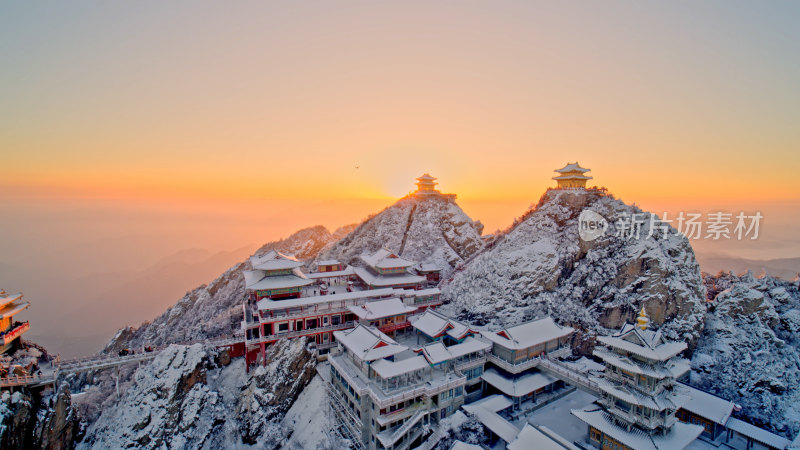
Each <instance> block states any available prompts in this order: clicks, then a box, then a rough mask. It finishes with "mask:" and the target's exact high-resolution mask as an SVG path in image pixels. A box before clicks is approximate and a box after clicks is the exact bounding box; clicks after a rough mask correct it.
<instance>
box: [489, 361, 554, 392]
mask: <svg viewBox="0 0 800 450" xmlns="http://www.w3.org/2000/svg"><path fill="white" fill-rule="evenodd" d="M481 379H482V380H483V381H485V382H487V383H489V384H490V385H492V386H493V387H495V388H496V389H497V390H499V391H500V392H502V393H503V394H505V395H508V396H509V397H521V396H523V395H528V394H530V393H531V392H534V391H537V390H539V389H541V388H543V387H545V386H549V385H551V384H553V383H555V382H556V381H558V379H557V378H554V377H552V376H550V375H548V374H546V373H543V372H528V373H526V374H524V375H521V376H517V377H510V376H507V375H505V374H503V373H501V372H499V371H498V370H497V369H494V368H489V369H486V371H485V372H484V373H483V375H481Z"/></svg>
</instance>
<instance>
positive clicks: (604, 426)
mask: <svg viewBox="0 0 800 450" xmlns="http://www.w3.org/2000/svg"><path fill="white" fill-rule="evenodd" d="M571 412H572V414H573V415H574V416H575V417H577V418H579V419H581V420H582V421H583V422H585V423H586V424H588V425H590V426H592V427H594V428H596V429H598V430H600V431H602V432H603V433H605V434H607V435H609V436H611V437H612V438H614V439H616V440H617V441H619V442H621V443H623V444H625V445H627V446H628V447H631V448H635V449H637V450H674V449H682V448H685V447H686V446H687V445H689V444H690V443H691V442H692V441H694V440H695V439H697V437H698V436H700V433H702V432H703V427H701V426H699V425H691V424H688V423H683V422H677V423H676V424H675V425H673V426H672V428H670V430H669V431H668V432H667V433H666V434H663V435H662V434H660V433H654V434H648V433H645V432H644V431H642V430H639V429H638V428H633V430H632V431H628V430H626V429H625V428H623V427H621V426H619V425H617V424H615V423H614V421H613V419H612V418H611V415H610V414H609V413H607V412H605V411H603V410H602V409H600V408H599V407H597V406H595V405H591V406H589V407H586V408H584V409H573V410H572V411H571Z"/></svg>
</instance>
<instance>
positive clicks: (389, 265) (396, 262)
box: [361, 248, 415, 269]
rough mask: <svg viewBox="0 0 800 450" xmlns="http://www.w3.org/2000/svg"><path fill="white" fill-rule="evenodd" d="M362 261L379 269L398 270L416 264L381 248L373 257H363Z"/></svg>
mask: <svg viewBox="0 0 800 450" xmlns="http://www.w3.org/2000/svg"><path fill="white" fill-rule="evenodd" d="M361 260H362V261H364V262H365V263H366V264H367V265H368V266H371V267H377V268H378V269H396V268H398V267H411V266H413V265H414V264H415V263H414V261H409V260H407V259H405V258H402V257H400V256H397V255H396V254H395V253H393V252H391V251H389V250H387V249H385V248H381V249H380V250H378V251H376V252H375V253H373V254H371V255H361Z"/></svg>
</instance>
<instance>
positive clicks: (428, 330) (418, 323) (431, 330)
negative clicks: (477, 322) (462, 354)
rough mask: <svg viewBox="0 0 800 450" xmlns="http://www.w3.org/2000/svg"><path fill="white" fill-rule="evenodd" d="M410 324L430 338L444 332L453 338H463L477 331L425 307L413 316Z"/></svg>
mask: <svg viewBox="0 0 800 450" xmlns="http://www.w3.org/2000/svg"><path fill="white" fill-rule="evenodd" d="M411 326H413V327H414V328H415V329H416V330H417V331H419V332H421V333H424V334H426V335H428V336H430V337H432V338H435V337H438V336H441V335H443V334H445V333H446V334H447V335H448V336H450V337H452V338H454V339H463V338H464V336H466V335H467V334H469V333H473V334H477V331H475V330H473V329H471V328H469V327H468V326H467V325H465V324H463V323H461V322H459V321H457V320H455V319H451V318H449V317H447V316H445V315H444V314H442V313H440V312H438V311H435V310H433V309H426V310H425V312H424V313H422V314H420V315H419V316H417V317H416V318H414V319H413V320H412V322H411Z"/></svg>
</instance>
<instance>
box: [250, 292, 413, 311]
mask: <svg viewBox="0 0 800 450" xmlns="http://www.w3.org/2000/svg"><path fill="white" fill-rule="evenodd" d="M398 292H400V293H402V292H403V290H402V289H392V288H386V289H373V290H371V291H353V292H342V293H340V294H330V295H315V296H311V297H301V298H291V299H288V300H277V301H276V300H270V299H268V298H265V299H261V300H259V301H258V309H260V310H262V311H271V310H274V309H286V308H295V307H298V306H310V305H318V304H321V303H330V302H338V301H343V300H361V299H365V298H366V299H370V298H381V297H389V296H391V295H397V294H398Z"/></svg>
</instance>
